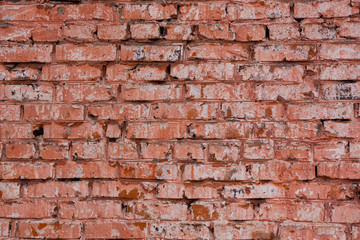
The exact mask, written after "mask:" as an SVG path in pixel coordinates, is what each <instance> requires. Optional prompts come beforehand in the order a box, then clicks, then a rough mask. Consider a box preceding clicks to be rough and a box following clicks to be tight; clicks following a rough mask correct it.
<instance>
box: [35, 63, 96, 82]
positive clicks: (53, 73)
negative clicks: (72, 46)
mask: <svg viewBox="0 0 360 240" xmlns="http://www.w3.org/2000/svg"><path fill="white" fill-rule="evenodd" d="M100 76H101V68H100V67H98V66H91V65H88V64H84V65H47V66H44V67H43V68H42V76H41V77H42V80H48V81H79V80H80V81H96V80H99V79H100Z"/></svg>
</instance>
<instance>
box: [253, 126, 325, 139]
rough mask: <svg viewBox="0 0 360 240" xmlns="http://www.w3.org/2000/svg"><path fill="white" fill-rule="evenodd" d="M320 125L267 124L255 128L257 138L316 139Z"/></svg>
mask: <svg viewBox="0 0 360 240" xmlns="http://www.w3.org/2000/svg"><path fill="white" fill-rule="evenodd" d="M319 127H320V124H319V123H316V122H267V123H261V124H258V125H257V126H256V128H255V135H256V136H257V137H275V138H287V139H290V138H291V139H304V138H309V139H311V138H315V137H317V135H318V131H319Z"/></svg>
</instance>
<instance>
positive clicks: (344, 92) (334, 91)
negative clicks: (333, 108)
mask: <svg viewBox="0 0 360 240" xmlns="http://www.w3.org/2000/svg"><path fill="white" fill-rule="evenodd" d="M321 87H322V92H323V98H324V99H326V100H343V99H360V84H359V83H357V82H355V83H324V84H322V85H321Z"/></svg>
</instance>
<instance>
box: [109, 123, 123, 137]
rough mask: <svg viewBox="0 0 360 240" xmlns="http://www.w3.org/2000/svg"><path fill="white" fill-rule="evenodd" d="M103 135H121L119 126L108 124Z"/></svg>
mask: <svg viewBox="0 0 360 240" xmlns="http://www.w3.org/2000/svg"><path fill="white" fill-rule="evenodd" d="M105 135H106V137H108V138H119V137H120V136H121V129H120V126H119V125H118V124H108V125H107V128H106V134H105Z"/></svg>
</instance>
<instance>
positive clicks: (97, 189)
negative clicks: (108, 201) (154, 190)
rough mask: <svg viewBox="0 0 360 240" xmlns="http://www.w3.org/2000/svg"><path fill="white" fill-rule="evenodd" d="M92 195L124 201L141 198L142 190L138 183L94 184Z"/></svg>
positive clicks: (103, 182) (102, 182)
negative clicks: (124, 199)
mask: <svg viewBox="0 0 360 240" xmlns="http://www.w3.org/2000/svg"><path fill="white" fill-rule="evenodd" d="M92 194H93V196H94V197H118V198H126V199H137V198H143V197H144V195H145V192H144V189H143V188H142V187H141V185H140V184H139V183H129V184H125V183H120V182H119V181H109V182H106V181H101V182H94V184H93V191H92Z"/></svg>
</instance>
